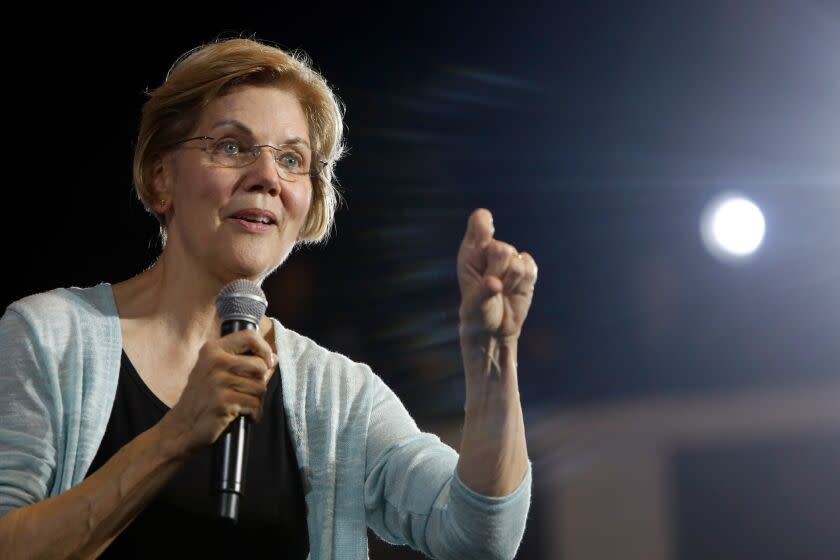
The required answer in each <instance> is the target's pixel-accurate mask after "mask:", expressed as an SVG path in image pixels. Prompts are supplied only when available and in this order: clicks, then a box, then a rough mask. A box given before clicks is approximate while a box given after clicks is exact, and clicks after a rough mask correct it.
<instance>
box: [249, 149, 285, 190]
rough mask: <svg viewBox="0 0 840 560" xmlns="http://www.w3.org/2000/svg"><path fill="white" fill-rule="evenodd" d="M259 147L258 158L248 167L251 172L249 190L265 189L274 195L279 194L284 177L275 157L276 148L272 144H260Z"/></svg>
mask: <svg viewBox="0 0 840 560" xmlns="http://www.w3.org/2000/svg"><path fill="white" fill-rule="evenodd" d="M258 149H259V153H258V154H257V157H256V160H255V161H254V162H253V163H251V164H250V165H248V166H247V167H246V169H247V170H248V172H249V174H250V176H249V178H248V185H249V186H248V190H249V191H253V190H264V191H266V192H267V193H268V194H270V195H272V196H274V195H277V194H279V193H280V191H281V190H282V177H281V176H280V169H279V168H278V166H277V161H276V160H275V159H274V150H272V149H271V147H270V146H260V147H259V148H258ZM266 152H268V153H267V154H266Z"/></svg>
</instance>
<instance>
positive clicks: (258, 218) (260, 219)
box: [238, 216, 271, 224]
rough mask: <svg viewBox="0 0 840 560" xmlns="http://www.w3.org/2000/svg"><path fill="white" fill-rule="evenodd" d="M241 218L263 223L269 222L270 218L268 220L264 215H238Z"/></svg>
mask: <svg viewBox="0 0 840 560" xmlns="http://www.w3.org/2000/svg"><path fill="white" fill-rule="evenodd" d="M238 217H239V218H240V219H242V220H247V221H249V222H260V223H263V224H270V223H271V220H269V219H268V218H267V217H265V216H238Z"/></svg>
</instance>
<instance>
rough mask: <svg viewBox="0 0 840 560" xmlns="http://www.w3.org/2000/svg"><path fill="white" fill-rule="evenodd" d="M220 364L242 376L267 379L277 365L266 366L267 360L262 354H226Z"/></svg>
mask: <svg viewBox="0 0 840 560" xmlns="http://www.w3.org/2000/svg"><path fill="white" fill-rule="evenodd" d="M220 366H222V367H224V369H226V370H228V371H230V372H232V373H234V374H236V375H239V376H241V377H249V378H254V379H265V378H266V377H267V376H268V374H269V373H271V371H272V370H273V369H274V367H276V366H269V367H266V365H265V361H263V359H262V358H261V357H260V356H251V355H247V354H241V355H239V354H225V357H224V358H222V362H221V363H220Z"/></svg>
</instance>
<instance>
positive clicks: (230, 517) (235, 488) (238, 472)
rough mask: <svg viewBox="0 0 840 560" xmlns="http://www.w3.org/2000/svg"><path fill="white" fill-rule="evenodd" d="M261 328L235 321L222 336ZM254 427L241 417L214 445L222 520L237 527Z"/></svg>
mask: <svg viewBox="0 0 840 560" xmlns="http://www.w3.org/2000/svg"><path fill="white" fill-rule="evenodd" d="M256 328H257V325H256V324H255V323H252V322H250V321H243V320H241V319H232V320H228V321H224V322H223V323H222V336H225V335H227V334H230V333H232V332H238V331H241V330H246V329H251V330H256ZM250 424H251V420H250V418H248V417H247V416H237V417H236V418H235V419H234V420H233V422H231V423H230V424H229V425H228V427H227V428H226V429H225V431H224V432H222V435H221V436H219V439H218V440H216V443H215V444H214V446H215V449H214V453H215V459H214V462H213V464H214V466H215V468H216V473H215V476H214V484H215V491H216V494H217V495H218V508H217V511H218V514H219V517H221V518H222V519H225V520H227V521H230V522H231V523H234V524H235V523H237V522H238V521H239V503H240V499H241V498H242V496H243V495H244V493H245V467H246V465H247V462H248V430H249V427H250Z"/></svg>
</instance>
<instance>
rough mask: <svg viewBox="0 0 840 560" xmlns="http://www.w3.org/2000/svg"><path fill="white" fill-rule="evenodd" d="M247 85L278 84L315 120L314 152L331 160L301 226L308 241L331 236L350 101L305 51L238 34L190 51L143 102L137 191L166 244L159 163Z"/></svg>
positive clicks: (136, 162)
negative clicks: (210, 109) (157, 183)
mask: <svg viewBox="0 0 840 560" xmlns="http://www.w3.org/2000/svg"><path fill="white" fill-rule="evenodd" d="M243 85H262V86H276V87H280V88H283V89H287V90H289V91H291V92H292V93H294V94H295V95H296V96H297V97H298V100H299V101H300V104H301V107H302V108H303V112H304V114H305V115H306V119H307V121H308V124H309V135H310V139H309V141H310V144H311V145H312V149H313V151H314V152H315V153H316V154H317V157H320V158H322V159H324V160H326V161H327V164H326V165H325V166H324V169H323V171H322V172H321V173H320V174H319V175H318V176H317V177H315V178H313V180H312V188H313V196H312V206H311V207H310V209H309V214H308V216H307V217H306V220H305V221H304V224H303V227H302V228H301V232H300V242H301V243H320V242H322V241H326V239H327V238H328V237H329V234H330V232H331V230H332V226H333V223H334V217H335V211H336V208H337V207H338V205H339V203H340V202H341V200H342V198H341V193H340V191H339V189H338V184H337V181H336V179H335V173H334V167H335V164H336V162H337V161H338V160H339V159H341V156H342V155H344V152H345V146H344V145H343V144H342V136H343V131H344V130H343V126H344V125H343V120H344V106H343V104H342V103H341V100H340V99H338V97H337V96H336V95H335V94H334V93H333V91H332V90H331V89H330V87H329V86H328V85H327V82H326V80H325V79H324V78H323V77H322V76H321V75H320V74H319V73H318V72H317V71H316V70H314V69H313V68H312V63H311V61H310V59H309V57H308V56H307V55H306V54H305V53H302V52H299V51H296V52H291V53H289V52H286V51H284V50H282V49H281V48H278V47H275V46H272V45H269V44H266V43H264V42H260V41H256V40H253V39H246V38H235V39H224V40H217V41H214V42H212V43H209V44H206V45H202V46H200V47H198V48H195V49H193V50H191V51H188V52H187V53H185V54H184V55H182V56H181V57H180V58H179V59H178V60H177V61H176V62H175V64H174V65H173V66H172V68H171V69H170V70H169V73H168V74H167V76H166V80H164V82H163V84H162V85H161V86H160V87H158V88H157V89H155V90H153V91H151V92H150V93H149V99H148V100H147V101H146V102H145V104H144V105H143V113H142V117H141V119H140V132H139V134H138V138H137V145H136V147H135V149H134V164H133V174H134V188H135V190H136V191H137V196H138V197H139V198H140V201H141V202H142V203H143V205H144V206H145V207H146V209H147V210H148V211H149V212H150V213H151V214H153V215H154V216H155V217H156V218H157V220H158V222H159V223H160V227H161V240H162V241H163V243H166V223H165V219H164V216H163V215H161V214H158V213H157V212H155V211H154V210H153V209H152V206H153V204H154V202H155V201H156V200H157V199H158V198H159V197H158V196H157V193H155V192H154V187H153V181H152V176H153V171H154V165H155V162H156V160H157V159H158V158H160V157H162V156H163V155H164V154H165V153H166V152H167V150H168V147H169V146H171V145H172V144H173V143H174V142H177V141H178V140H181V139H183V138H184V137H185V136H186V135H187V134H189V133H190V132H191V131H193V130H194V129H195V127H196V126H197V125H198V121H199V118H200V116H201V111H202V109H203V108H204V107H206V106H207V104H208V103H210V102H211V101H212V100H213V99H215V98H217V97H220V96H222V95H224V94H225V93H228V92H229V91H230V90H231V89H232V88H234V87H237V86H243Z"/></svg>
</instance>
